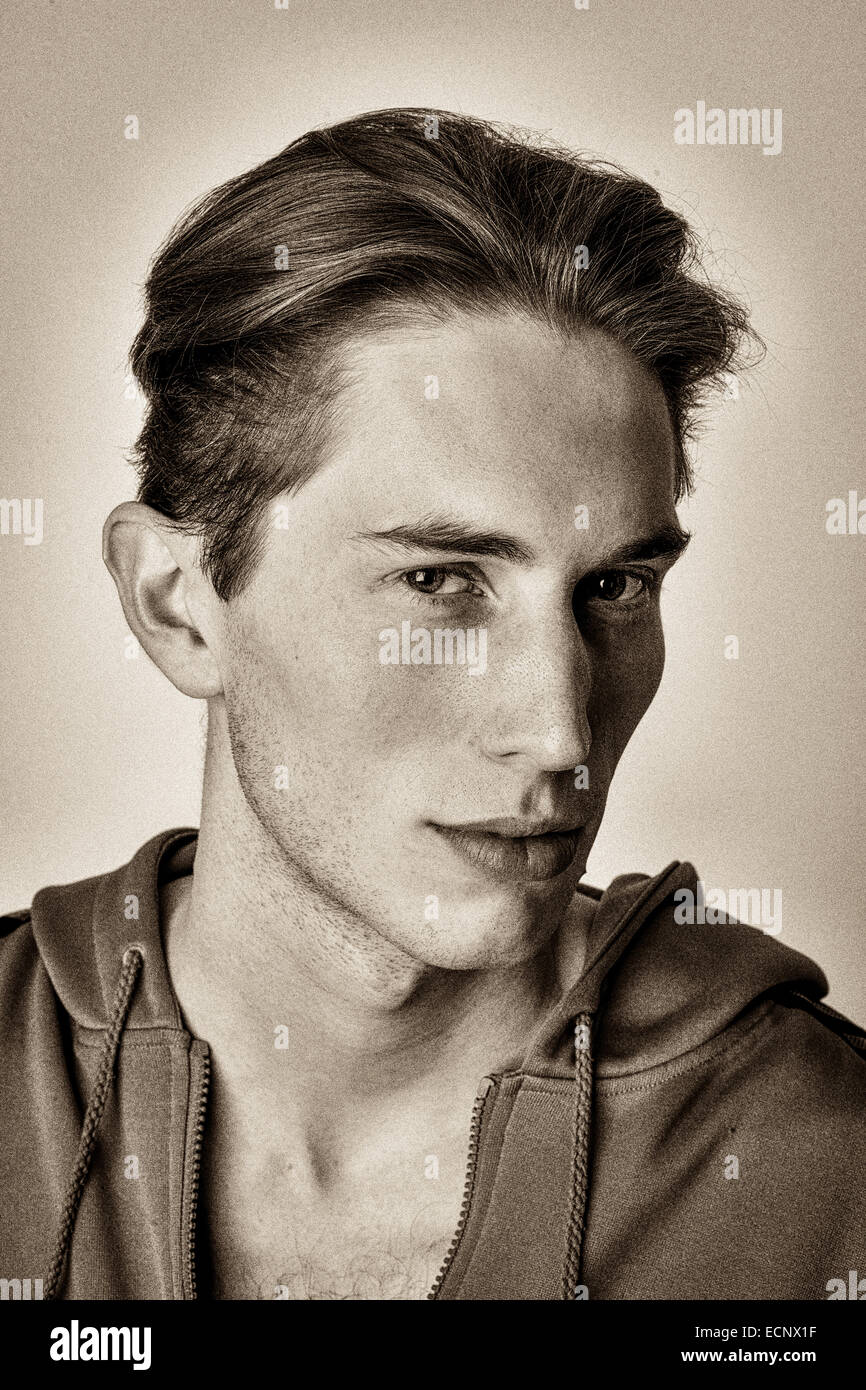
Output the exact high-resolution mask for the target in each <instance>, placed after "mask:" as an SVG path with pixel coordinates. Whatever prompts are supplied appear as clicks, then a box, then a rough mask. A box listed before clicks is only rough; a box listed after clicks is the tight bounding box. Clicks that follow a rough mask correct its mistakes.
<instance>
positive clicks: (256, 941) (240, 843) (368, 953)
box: [165, 734, 561, 1128]
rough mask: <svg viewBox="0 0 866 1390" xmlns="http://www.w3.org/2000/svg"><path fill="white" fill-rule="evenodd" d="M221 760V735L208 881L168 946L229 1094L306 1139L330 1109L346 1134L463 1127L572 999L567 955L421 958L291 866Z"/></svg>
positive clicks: (195, 889)
mask: <svg viewBox="0 0 866 1390" xmlns="http://www.w3.org/2000/svg"><path fill="white" fill-rule="evenodd" d="M213 752H214V750H213V749H212V748H211V747H210V734H209V749H208V754H209V756H208V759H207V761H206V767H205V779H204V791H203V798H202V816H201V828H200V832H199V839H198V846H197V850H196V859H195V872H194V875H193V878H192V881H191V882H190V880H189V879H186V880H182V881H181V883H182V884H183V885H184V887H183V888H181V887H180V886H178V888H177V889H176V890H175V892H174V893H172V894H171V895H170V899H171V898H173V900H174V908H173V910H171V906H170V904H169V906H170V910H169V912H168V914H167V915H168V920H167V922H166V926H165V936H166V950H167V956H168V963H169V971H170V974H171V978H172V981H173V983H174V987H175V991H176V993H177V996H178V999H179V1001H180V1005H181V1009H182V1011H183V1014H184V1017H185V1020H186V1023H187V1025H188V1027H189V1029H190V1031H191V1032H192V1033H193V1034H195V1035H196V1036H198V1037H200V1038H203V1039H205V1040H206V1041H207V1042H208V1043H209V1044H210V1047H211V1050H212V1053H213V1056H214V1062H215V1067H216V1070H217V1074H218V1076H219V1077H220V1080H221V1085H222V1089H223V1092H224V1094H232V1093H233V1094H235V1095H236V1097H237V1102H238V1106H239V1107H241V1108H242V1109H243V1110H244V1111H245V1112H247V1113H248V1114H250V1115H251V1114H252V1112H253V1111H254V1110H257V1111H259V1112H261V1111H262V1110H264V1111H265V1113H268V1114H271V1115H274V1114H278V1115H280V1116H281V1117H282V1118H283V1119H284V1120H287V1119H288V1117H289V1116H290V1115H292V1114H293V1115H294V1116H295V1122H296V1123H297V1124H298V1125H300V1126H302V1127H305V1128H309V1126H310V1125H311V1124H314V1123H315V1122H316V1117H317V1116H321V1113H322V1111H323V1109H324V1108H327V1111H328V1114H329V1115H330V1116H331V1117H332V1119H333V1122H334V1123H335V1124H336V1125H339V1124H340V1123H341V1122H342V1121H344V1120H345V1117H346V1115H347V1114H349V1113H351V1116H352V1121H351V1123H352V1124H355V1125H357V1124H358V1123H363V1120H362V1116H363V1114H364V1113H366V1115H367V1117H368V1118H369V1121H370V1123H371V1124H372V1123H381V1122H382V1118H383V1115H386V1114H387V1113H388V1111H389V1110H391V1109H393V1108H394V1107H396V1108H405V1107H407V1106H412V1105H413V1103H420V1102H422V1101H423V1103H424V1104H425V1105H427V1106H429V1105H430V1104H431V1103H434V1102H435V1099H436V1098H437V1097H441V1098H442V1102H443V1104H444V1103H450V1104H454V1103H459V1104H460V1108H461V1113H463V1112H464V1110H465V1106H466V1104H468V1103H471V1097H472V1095H474V1091H475V1088H476V1087H477V1084H478V1081H479V1079H480V1078H481V1077H482V1076H484V1075H485V1074H487V1073H489V1072H492V1071H498V1070H505V1069H509V1068H513V1067H515V1066H517V1065H518V1064H519V1062H520V1060H521V1057H522V1055H523V1053H524V1050H525V1046H526V1043H527V1041H528V1039H529V1037H530V1035H531V1034H532V1032H533V1031H534V1027H535V1025H536V1024H537V1022H538V1021H539V1019H540V1018H541V1017H542V1016H543V1014H544V1013H545V1012H546V1010H547V1009H548V1008H549V1007H550V1005H551V1004H552V1003H553V1001H554V1000H555V999H556V998H557V997H558V995H559V993H560V990H561V981H560V978H559V968H560V966H561V960H560V958H559V957H558V956H557V952H556V950H555V948H554V947H552V946H551V945H550V943H547V944H546V946H545V948H544V949H543V950H542V951H540V952H539V954H538V955H536V956H534V957H533V958H531V959H529V960H527V961H523V962H521V963H519V964H517V965H513V966H508V967H505V968H498V969H493V970H460V971H455V970H443V969H440V968H437V967H433V966H430V965H427V964H425V963H423V962H419V961H418V960H414V959H411V958H410V957H409V956H407V955H406V954H405V953H404V952H403V951H402V950H400V949H399V948H397V947H395V946H394V945H392V944H391V943H390V942H388V941H387V940H386V939H385V938H384V937H382V936H381V935H380V934H379V933H378V932H377V931H376V930H375V927H374V926H373V925H371V924H370V923H368V922H365V921H362V920H359V918H358V917H357V916H356V915H355V914H353V913H350V912H348V911H347V910H346V909H344V908H343V907H341V906H340V905H339V904H337V903H335V902H334V901H333V900H329V899H327V898H326V897H325V896H324V894H323V893H322V892H320V891H319V890H318V889H317V887H316V885H315V884H313V883H312V882H310V881H309V879H308V878H307V877H306V876H305V875H304V873H303V871H302V870H300V869H299V868H298V866H297V865H294V864H293V863H292V862H291V861H290V860H288V859H287V857H286V856H285V855H284V854H283V853H282V852H281V850H280V849H279V847H278V846H277V845H276V844H275V843H274V841H273V840H272V839H271V837H270V836H269V835H268V834H267V832H266V831H265V830H264V828H263V827H262V825H261V823H260V822H259V820H258V818H257V817H256V816H255V814H254V812H253V811H252V809H251V808H250V806H249V805H248V804H247V802H246V800H245V798H244V797H243V794H242V792H241V789H240V787H239V786H238V784H237V780H236V776H235V774H234V768H233V766H231V770H230V772H229V771H227V770H226V761H227V760H225V759H219V760H217V759H215V758H214V756H213ZM287 1087H288V1090H289V1091H290V1094H287ZM458 1097H459V1102H458Z"/></svg>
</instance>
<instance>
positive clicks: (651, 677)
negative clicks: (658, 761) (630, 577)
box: [590, 613, 665, 758]
mask: <svg viewBox="0 0 866 1390" xmlns="http://www.w3.org/2000/svg"><path fill="white" fill-rule="evenodd" d="M664 665H665V642H664V633H663V631H662V624H661V617H660V615H659V614H658V613H656V614H655V616H654V617H653V618H652V619H648V620H647V621H646V622H645V623H641V624H632V625H631V626H630V627H628V628H627V629H625V630H623V631H621V632H614V633H612V634H611V636H610V637H609V638H608V639H607V640H606V641H605V642H604V643H603V644H602V645H601V646H600V648H597V649H596V653H595V660H594V663H593V666H594V670H593V698H592V701H591V705H590V727H591V728H592V731H593V736H594V738H601V739H602V741H603V742H604V743H605V744H606V746H607V747H609V748H611V749H612V750H613V751H614V752H615V755H616V757H617V758H619V756H620V754H621V753H622V751H623V749H624V748H625V746H626V744H627V743H628V741H629V739H630V738H631V736H632V734H633V733H634V731H635V729H636V728H637V726H638V724H639V723H640V721H641V720H642V719H643V717H644V715H645V714H646V712H647V710H648V709H649V707H650V705H651V704H652V702H653V699H654V697H655V694H656V691H657V690H658V688H659V684H660V682H661V678H662V672H663V671H664Z"/></svg>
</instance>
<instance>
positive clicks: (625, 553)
mask: <svg viewBox="0 0 866 1390" xmlns="http://www.w3.org/2000/svg"><path fill="white" fill-rule="evenodd" d="M691 538H692V536H691V532H690V531H684V530H683V528H682V527H681V526H678V525H677V526H674V525H670V526H661V527H659V529H658V530H657V531H653V533H652V535H650V536H643V537H641V539H640V540H636V541H627V542H626V543H625V544H624V545H619V546H617V547H616V549H615V550H608V551H607V552H606V553H605V554H604V555H602V556H601V557H600V559H599V561H598V563H597V564H595V565H593V569H594V570H602V569H615V568H616V566H617V565H627V564H630V563H633V562H634V561H636V560H670V561H674V560H677V559H679V557H680V555H682V553H683V551H684V550H685V548H686V546H687V545H688V543H689V541H690V540H691Z"/></svg>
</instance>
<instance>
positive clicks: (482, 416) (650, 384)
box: [299, 316, 676, 543]
mask: <svg viewBox="0 0 866 1390" xmlns="http://www.w3.org/2000/svg"><path fill="white" fill-rule="evenodd" d="M343 367H345V378H343V379H345V382H346V385H345V388H343V389H342V391H341V399H339V404H338V409H336V416H335V428H334V438H332V446H331V449H329V450H328V460H327V461H325V463H324V464H322V466H321V467H320V468H318V471H317V473H316V474H314V475H313V478H311V480H310V481H309V482H307V484H306V485H304V488H303V489H302V493H300V495H299V500H300V499H302V498H303V496H304V493H306V499H304V502H306V505H309V506H310V507H311V506H313V505H314V503H317V505H322V506H324V510H325V513H329V514H331V518H332V520H336V517H335V512H336V513H352V514H354V516H356V517H359V518H360V517H364V518H367V520H374V518H377V520H379V521H384V520H389V521H405V520H406V514H409V513H413V514H421V513H423V512H425V510H430V512H434V510H436V512H441V510H450V512H453V513H455V514H459V516H463V517H464V518H467V520H468V521H478V523H481V521H484V523H485V524H487V523H491V521H493V523H499V524H502V525H503V527H505V525H509V528H510V530H514V525H516V521H520V523H521V525H523V527H524V528H525V530H527V532H531V534H534V537H535V539H537V541H538V542H541V543H545V541H549V542H553V541H555V538H557V541H559V542H562V541H563V538H564V535H566V531H567V530H570V532H571V541H574V530H573V527H571V525H570V521H567V520H566V518H571V517H573V507H574V506H575V505H578V503H584V505H588V506H589V507H591V512H592V510H594V513H595V517H596V518H599V517H601V518H602V520H603V524H605V531H606V535H605V538H603V539H605V541H606V542H607V543H616V542H619V541H627V539H628V538H630V535H631V534H632V532H634V531H635V528H638V530H642V528H645V525H646V524H652V523H655V521H659V520H666V518H667V520H673V518H674V505H673V499H674V477H676V448H674V434H673V428H671V424H670V417H669V413H667V406H666V402H664V396H663V392H662V388H660V385H659V382H657V381H656V378H655V377H653V375H652V373H649V371H648V370H646V368H645V367H644V366H642V364H641V363H639V361H638V360H637V359H635V357H634V356H632V354H631V353H630V352H628V350H627V349H626V347H623V346H621V345H620V343H617V342H616V341H614V339H613V338H610V336H609V335H607V334H605V332H601V331H598V329H584V331H581V334H580V335H578V336H574V338H569V339H563V338H562V336H559V335H557V334H555V332H553V331H552V329H550V328H548V327H546V325H544V324H538V322H535V321H532V320H527V318H523V317H517V316H498V317H475V316H471V317H470V316H461V317H457V316H455V318H452V320H449V321H446V322H442V324H436V325H434V327H424V328H421V327H417V325H407V327H406V328H402V327H400V328H396V329H389V331H388V332H377V334H373V335H370V336H367V338H361V339H356V341H353V342H352V343H350V345H349V346H348V347H346V349H345V353H343ZM302 506H303V503H302ZM304 510H306V506H304ZM322 518H324V514H322ZM596 538H598V539H599V541H601V539H602V537H601V535H598V532H596Z"/></svg>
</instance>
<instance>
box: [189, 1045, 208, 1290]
mask: <svg viewBox="0 0 866 1390" xmlns="http://www.w3.org/2000/svg"><path fill="white" fill-rule="evenodd" d="M209 1089H210V1053H209V1052H206V1053H205V1055H204V1056H203V1057H202V1072H201V1088H200V1090H199V1093H198V1107H197V1110H196V1117H195V1130H194V1132H193V1141H192V1175H191V1177H190V1194H189V1208H188V1213H187V1228H186V1289H187V1292H186V1296H187V1298H197V1297H198V1294H197V1293H196V1283H195V1220H196V1216H197V1214H198V1195H199V1185H200V1178H201V1150H202V1139H203V1136H204V1122H205V1113H206V1111H207V1099H208V1091H209Z"/></svg>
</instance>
